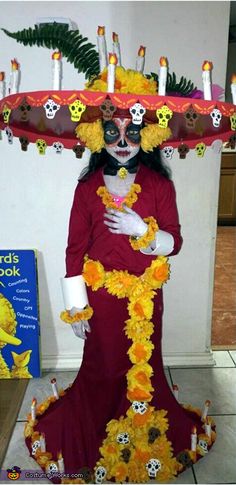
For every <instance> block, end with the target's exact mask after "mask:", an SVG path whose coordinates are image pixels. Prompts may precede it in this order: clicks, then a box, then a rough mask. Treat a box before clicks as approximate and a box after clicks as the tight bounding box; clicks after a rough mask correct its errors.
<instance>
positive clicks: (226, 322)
mask: <svg viewBox="0 0 236 485" xmlns="http://www.w3.org/2000/svg"><path fill="white" fill-rule="evenodd" d="M212 345H213V346H214V347H215V346H217V348H218V347H219V346H221V347H222V348H224V347H225V348H229V345H230V346H231V348H232V347H234V348H236V227H235V226H227V227H226V226H219V227H218V229H217V238H216V259H215V284H214V299H213V315H212Z"/></svg>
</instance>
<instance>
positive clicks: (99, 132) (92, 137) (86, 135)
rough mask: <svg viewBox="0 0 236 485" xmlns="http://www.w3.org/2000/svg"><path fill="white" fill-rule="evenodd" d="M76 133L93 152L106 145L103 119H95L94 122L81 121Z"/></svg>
mask: <svg viewBox="0 0 236 485" xmlns="http://www.w3.org/2000/svg"><path fill="white" fill-rule="evenodd" d="M75 133H76V136H77V138H79V139H80V140H81V141H82V142H83V143H85V144H86V146H87V148H89V150H90V151H91V152H92V153H93V152H98V153H99V152H101V150H102V148H104V147H105V141H104V130H103V127H102V122H101V120H97V121H94V122H93V123H80V124H79V125H78V126H77V127H76V129H75Z"/></svg>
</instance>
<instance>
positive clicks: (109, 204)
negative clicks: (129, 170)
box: [96, 184, 141, 211]
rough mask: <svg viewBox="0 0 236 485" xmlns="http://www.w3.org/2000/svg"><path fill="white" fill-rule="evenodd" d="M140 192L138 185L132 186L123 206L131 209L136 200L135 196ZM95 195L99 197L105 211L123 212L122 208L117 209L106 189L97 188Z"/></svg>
mask: <svg viewBox="0 0 236 485" xmlns="http://www.w3.org/2000/svg"><path fill="white" fill-rule="evenodd" d="M140 192H141V187H140V185H139V184H132V185H131V187H130V190H129V192H128V194H127V195H126V196H125V198H124V201H123V204H125V205H126V206H127V207H130V208H131V207H132V206H133V204H134V203H135V202H136V201H137V200H138V196H137V194H139V193H140ZM96 193H97V195H99V197H101V199H102V202H103V204H104V205H105V207H106V208H107V209H117V210H121V211H123V210H124V209H123V207H122V208H120V209H119V207H118V206H117V205H116V203H115V202H114V201H113V197H112V195H111V194H110V193H109V191H108V190H107V188H106V187H98V189H97V192H96Z"/></svg>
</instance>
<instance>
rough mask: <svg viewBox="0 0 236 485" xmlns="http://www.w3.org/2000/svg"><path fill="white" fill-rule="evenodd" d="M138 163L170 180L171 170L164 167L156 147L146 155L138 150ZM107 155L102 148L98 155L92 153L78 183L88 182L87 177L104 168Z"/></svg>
mask: <svg viewBox="0 0 236 485" xmlns="http://www.w3.org/2000/svg"><path fill="white" fill-rule="evenodd" d="M137 157H138V161H139V162H140V163H143V165H146V167H149V168H151V169H152V170H154V171H155V172H158V173H160V174H161V175H163V176H164V177H165V178H167V179H170V178H171V169H170V168H169V167H168V166H167V165H165V164H164V163H163V161H162V159H161V154H160V149H159V147H156V148H154V149H153V151H152V152H149V153H146V152H144V151H143V150H142V148H140V150H139V152H138V155H137ZM108 158H109V154H108V153H107V151H106V149H105V148H103V149H102V150H101V152H100V153H92V155H91V157H90V160H89V164H88V165H87V167H85V168H84V169H83V170H82V172H81V174H80V177H79V181H80V182H85V181H86V180H88V178H89V176H90V175H91V174H92V173H94V172H96V170H97V169H98V168H100V167H104V166H105V165H106V164H107V161H108Z"/></svg>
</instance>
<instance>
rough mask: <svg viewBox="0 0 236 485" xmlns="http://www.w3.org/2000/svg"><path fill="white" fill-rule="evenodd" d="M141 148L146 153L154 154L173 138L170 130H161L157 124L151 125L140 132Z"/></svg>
mask: <svg viewBox="0 0 236 485" xmlns="http://www.w3.org/2000/svg"><path fill="white" fill-rule="evenodd" d="M140 135H141V148H142V149H143V151H144V152H152V151H153V148H155V147H157V146H159V145H161V143H163V141H166V140H168V138H170V136H171V130H170V128H161V127H160V126H159V125H158V124H157V123H155V124H154V123H150V124H149V125H147V126H145V127H144V128H142V130H140Z"/></svg>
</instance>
